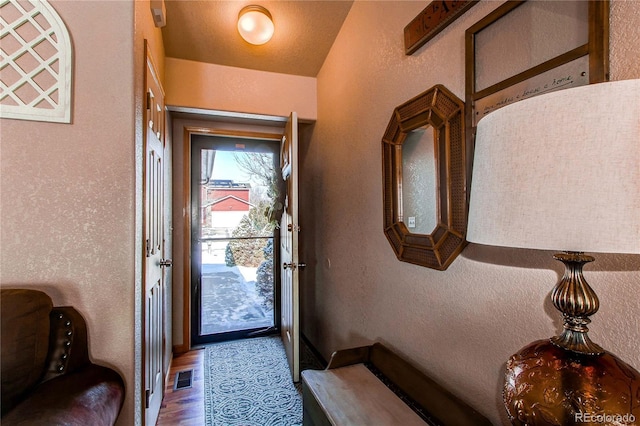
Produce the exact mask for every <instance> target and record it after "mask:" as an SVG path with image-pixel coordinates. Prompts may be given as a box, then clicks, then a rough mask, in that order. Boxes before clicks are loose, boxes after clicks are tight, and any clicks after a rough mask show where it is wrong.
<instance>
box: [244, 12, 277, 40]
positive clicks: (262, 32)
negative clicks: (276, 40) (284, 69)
mask: <svg viewBox="0 0 640 426" xmlns="http://www.w3.org/2000/svg"><path fill="white" fill-rule="evenodd" d="M274 30H275V27H274V25H273V21H272V20H271V14H270V13H269V11H268V10H267V9H265V8H264V7H262V6H257V5H251V6H247V7H245V8H243V9H242V10H241V11H240V13H239V14H238V32H239V33H240V35H241V36H242V38H243V39H245V40H246V41H247V42H248V43H251V44H255V45H260V44H265V43H266V42H268V41H269V40H271V37H272V36H273V31H274Z"/></svg>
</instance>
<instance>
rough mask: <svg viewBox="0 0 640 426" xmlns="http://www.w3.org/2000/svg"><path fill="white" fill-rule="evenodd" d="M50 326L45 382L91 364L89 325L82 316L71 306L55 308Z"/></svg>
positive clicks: (52, 311)
mask: <svg viewBox="0 0 640 426" xmlns="http://www.w3.org/2000/svg"><path fill="white" fill-rule="evenodd" d="M50 324H51V332H50V335H49V354H48V356H47V361H46V364H45V365H46V371H45V375H44V378H43V381H47V380H50V379H52V378H54V377H58V376H61V375H63V374H67V373H71V372H73V371H76V370H78V369H80V368H82V367H84V366H86V365H87V364H90V361H89V348H88V343H87V325H86V323H85V321H84V318H82V315H80V313H79V312H78V311H76V310H75V309H74V308H72V307H70V306H64V307H54V308H53V309H52V310H51V314H50Z"/></svg>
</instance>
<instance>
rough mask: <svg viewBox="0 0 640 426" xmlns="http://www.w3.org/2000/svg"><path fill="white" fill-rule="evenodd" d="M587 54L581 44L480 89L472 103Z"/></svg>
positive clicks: (584, 45) (587, 45)
mask: <svg viewBox="0 0 640 426" xmlns="http://www.w3.org/2000/svg"><path fill="white" fill-rule="evenodd" d="M588 54H589V44H583V45H582V46H578V47H576V48H575V49H573V50H570V51H568V52H565V53H563V54H561V55H558V56H556V57H555V58H551V59H549V60H548V61H545V62H543V63H541V64H538V65H536V66H534V67H532V68H529V69H528V70H525V71H522V72H521V73H519V74H516V75H514V76H511V77H509V78H507V79H506V80H502V81H500V82H498V83H496V84H494V85H492V86H489V87H487V88H486V89H482V90H480V91H478V92H475V93H473V94H472V95H471V99H472V100H474V101H475V100H477V99H482V98H484V97H485V96H489V95H491V94H493V93H495V92H499V91H500V90H503V89H506V88H507V87H511V86H513V85H514V84H517V83H520V82H521V81H525V80H528V79H529V78H531V77H535V76H536V75H538V74H542V73H543V72H545V71H549V70H552V69H554V68H556V67H559V66H560V65H564V64H567V63H569V62H571V61H573V60H576V59H578V58H581V57H583V56H585V55H588Z"/></svg>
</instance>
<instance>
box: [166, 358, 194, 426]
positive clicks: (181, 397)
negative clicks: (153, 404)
mask: <svg viewBox="0 0 640 426" xmlns="http://www.w3.org/2000/svg"><path fill="white" fill-rule="evenodd" d="M190 369H193V386H192V387H191V388H187V389H178V390H174V389H173V386H174V381H175V378H176V373H178V372H180V371H184V370H190ZM157 425H158V426H176V425H182V426H202V425H204V349H194V350H191V351H189V352H187V353H184V354H179V355H174V357H173V362H172V363H171V371H170V372H169V381H168V383H167V386H166V388H165V394H164V399H163V401H162V406H161V407H160V416H159V417H158V422H157Z"/></svg>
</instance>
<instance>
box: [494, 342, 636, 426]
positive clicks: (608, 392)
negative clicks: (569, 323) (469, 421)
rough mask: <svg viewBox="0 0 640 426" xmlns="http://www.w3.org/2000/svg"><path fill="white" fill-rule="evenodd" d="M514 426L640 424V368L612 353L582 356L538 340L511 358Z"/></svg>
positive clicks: (507, 395)
mask: <svg viewBox="0 0 640 426" xmlns="http://www.w3.org/2000/svg"><path fill="white" fill-rule="evenodd" d="M503 397H504V403H505V406H506V408H507V412H508V414H509V418H510V419H511V422H512V423H513V424H514V425H523V426H524V425H558V426H567V425H576V426H577V425H581V426H584V425H640V373H638V371H636V370H634V369H633V368H632V367H631V366H629V365H628V364H626V363H624V362H623V361H621V360H620V359H618V358H617V357H616V356H614V355H612V354H611V353H609V352H606V351H605V352H604V353H603V354H602V355H595V356H594V355H582V354H577V353H575V352H571V351H568V350H566V349H562V348H560V347H558V346H556V345H555V344H553V343H552V342H551V340H549V339H546V340H538V341H536V342H533V343H531V344H530V345H528V346H526V347H524V348H523V349H522V350H520V351H519V352H518V353H517V354H515V355H513V356H512V357H511V359H509V361H508V363H507V374H506V377H505V384H504V393H503Z"/></svg>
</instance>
